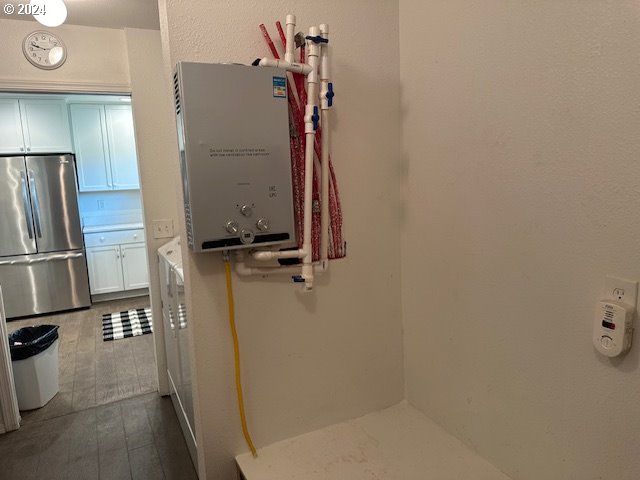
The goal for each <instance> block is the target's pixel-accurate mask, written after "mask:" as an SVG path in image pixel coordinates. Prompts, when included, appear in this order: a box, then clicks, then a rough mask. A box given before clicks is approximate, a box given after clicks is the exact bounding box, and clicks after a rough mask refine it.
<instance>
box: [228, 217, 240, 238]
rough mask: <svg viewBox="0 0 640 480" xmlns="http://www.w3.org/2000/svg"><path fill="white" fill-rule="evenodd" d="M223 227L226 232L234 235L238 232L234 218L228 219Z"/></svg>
mask: <svg viewBox="0 0 640 480" xmlns="http://www.w3.org/2000/svg"><path fill="white" fill-rule="evenodd" d="M224 228H225V229H226V230H227V232H229V233H231V234H233V235H235V234H236V233H238V228H239V227H238V222H236V221H235V220H229V221H228V222H227V224H226V225H225V227H224Z"/></svg>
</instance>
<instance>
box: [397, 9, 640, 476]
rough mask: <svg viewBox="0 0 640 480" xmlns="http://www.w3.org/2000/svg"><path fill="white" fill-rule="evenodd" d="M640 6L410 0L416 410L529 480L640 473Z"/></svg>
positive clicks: (405, 74)
mask: <svg viewBox="0 0 640 480" xmlns="http://www.w3.org/2000/svg"><path fill="white" fill-rule="evenodd" d="M639 45H640V4H638V2H637V1H635V0H634V1H631V0H624V1H623V0H620V1H617V2H584V1H579V0H571V1H570V0H567V1H562V2H551V1H545V2H509V1H505V0H484V1H482V2H468V1H463V0H447V1H430V2H422V1H418V0H401V1H400V52H401V81H402V110H403V113H404V115H403V153H404V161H405V175H404V177H405V178H404V192H403V194H404V206H405V214H404V217H405V218H404V226H403V235H402V248H403V250H402V259H403V261H402V285H403V308H404V328H405V348H406V350H405V358H406V362H405V366H406V393H407V397H408V399H409V401H410V402H411V403H412V404H413V405H415V406H417V407H419V408H420V409H422V410H423V411H425V412H426V413H427V414H428V415H429V416H431V417H432V418H433V419H434V420H436V421H438V422H439V423H441V424H442V425H444V426H445V427H446V428H447V429H448V430H450V431H451V432H453V433H454V434H455V435H457V436H458V437H460V438H461V439H463V440H464V441H465V442H466V443H467V444H468V445H470V446H471V447H473V448H475V449H476V450H477V451H478V452H479V453H480V454H481V455H483V456H485V457H486V458H487V459H489V460H490V461H492V462H493V463H494V464H496V465H497V466H498V467H500V468H501V469H503V470H504V471H505V472H506V473H507V474H509V475H511V476H512V477H513V478H514V479H516V480H519V479H522V480H534V479H545V480H561V479H562V480H567V479H576V480H577V479H580V480H592V479H593V480H595V479H601V478H602V479H616V480H632V479H637V478H640V457H638V455H637V451H638V445H639V444H638V418H640V372H639V371H638V363H639V352H640V346H638V345H636V346H635V348H634V349H633V350H632V352H631V353H630V354H629V355H628V356H627V357H626V358H624V359H622V360H614V361H609V360H607V359H604V358H602V357H600V356H599V355H598V354H597V353H596V352H595V350H594V349H593V347H592V345H591V322H592V318H593V314H594V309H595V304H596V302H597V300H598V299H599V298H600V296H601V294H602V292H601V286H602V282H603V277H604V275H605V274H608V273H612V274H617V275H619V276H624V277H628V278H631V279H640V250H638V244H637V243H638V238H640V217H639V216H638V214H637V212H638V211H639V210H640V188H639V186H638V185H639V184H638V179H639V178H640V162H638V158H640V141H639V138H640V135H639V132H640V109H639V108H638V104H639V102H640V89H639V88H638V86H639V85H640V62H639V60H640V54H639V52H640V50H639V48H638V46H639Z"/></svg>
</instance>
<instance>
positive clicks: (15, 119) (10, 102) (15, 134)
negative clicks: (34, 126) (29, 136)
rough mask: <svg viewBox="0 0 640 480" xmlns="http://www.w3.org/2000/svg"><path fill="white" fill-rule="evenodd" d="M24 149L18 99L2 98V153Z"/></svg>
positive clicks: (0, 132)
mask: <svg viewBox="0 0 640 480" xmlns="http://www.w3.org/2000/svg"><path fill="white" fill-rule="evenodd" d="M24 151H25V150H24V141H23V139H22V124H21V123H20V106H19V104H18V99H17V98H16V99H13V98H0V154H4V153H23V152H24Z"/></svg>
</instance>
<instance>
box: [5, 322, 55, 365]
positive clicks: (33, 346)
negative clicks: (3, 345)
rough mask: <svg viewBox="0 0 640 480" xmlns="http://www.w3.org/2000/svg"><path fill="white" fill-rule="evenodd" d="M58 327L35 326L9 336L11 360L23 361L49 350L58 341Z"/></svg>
mask: <svg viewBox="0 0 640 480" xmlns="http://www.w3.org/2000/svg"><path fill="white" fill-rule="evenodd" d="M58 328H60V327H59V326H58V325H35V326H33V327H23V328H19V329H18V330H16V331H15V332H11V333H10V334H9V350H10V351H11V360H12V361H16V360H25V359H27V358H29V357H33V356H34V355H37V354H39V353H41V352H44V351H45V350H46V349H47V348H49V347H50V346H51V345H52V344H53V342H55V341H56V340H57V339H58Z"/></svg>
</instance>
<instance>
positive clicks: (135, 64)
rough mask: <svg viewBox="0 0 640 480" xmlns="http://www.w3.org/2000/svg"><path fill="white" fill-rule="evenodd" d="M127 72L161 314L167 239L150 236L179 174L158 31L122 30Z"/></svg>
mask: <svg viewBox="0 0 640 480" xmlns="http://www.w3.org/2000/svg"><path fill="white" fill-rule="evenodd" d="M125 35H126V40H127V49H128V61H129V72H130V74H131V104H132V107H133V123H134V126H135V130H136V148H137V152H138V167H139V171H140V185H141V188H142V193H143V195H142V200H143V207H144V208H143V210H144V222H145V228H146V237H147V256H148V260H149V292H150V296H151V309H152V313H153V318H155V319H161V318H162V306H161V303H160V280H159V278H158V255H157V249H158V247H160V246H161V245H163V244H165V243H167V241H168V240H170V239H168V238H163V239H154V238H153V233H152V232H153V229H152V222H153V220H162V219H168V220H173V221H174V223H177V222H176V220H177V217H178V206H179V205H180V200H179V197H178V194H179V192H178V190H177V189H179V188H180V187H179V185H180V180H179V179H180V174H179V171H178V160H177V154H176V150H177V148H178V146H177V145H178V144H177V134H176V126H175V125H176V124H175V117H174V113H173V106H172V105H173V103H172V99H173V96H172V93H171V88H170V87H169V84H168V83H167V82H166V80H167V78H166V76H165V75H164V69H163V60H162V46H161V45H162V44H161V39H160V32H159V31H157V30H142V29H136V28H127V29H125ZM154 333H155V335H154V337H155V342H156V360H157V364H158V371H159V373H160V374H159V376H158V381H159V386H160V392H161V393H163V394H166V393H168V384H167V379H166V373H164V372H166V359H165V357H164V337H163V329H162V322H161V321H156V322H155V323H154Z"/></svg>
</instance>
